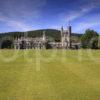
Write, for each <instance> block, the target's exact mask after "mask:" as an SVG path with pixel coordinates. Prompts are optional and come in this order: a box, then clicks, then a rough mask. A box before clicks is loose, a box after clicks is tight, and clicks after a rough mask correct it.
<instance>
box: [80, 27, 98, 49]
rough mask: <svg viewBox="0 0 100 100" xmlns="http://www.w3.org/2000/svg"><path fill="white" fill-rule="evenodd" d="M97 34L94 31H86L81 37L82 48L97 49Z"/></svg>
mask: <svg viewBox="0 0 100 100" xmlns="http://www.w3.org/2000/svg"><path fill="white" fill-rule="evenodd" d="M98 36H99V35H98V33H97V32H96V31H94V30H90V29H87V30H86V31H85V34H84V35H83V36H82V37H81V42H82V47H83V48H91V49H97V48H98Z"/></svg>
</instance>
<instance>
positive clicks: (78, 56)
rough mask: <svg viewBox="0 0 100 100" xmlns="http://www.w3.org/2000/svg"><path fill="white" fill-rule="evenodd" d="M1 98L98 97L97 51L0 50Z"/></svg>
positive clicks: (99, 58) (99, 59)
mask: <svg viewBox="0 0 100 100" xmlns="http://www.w3.org/2000/svg"><path fill="white" fill-rule="evenodd" d="M0 100H100V51H99V50H98V51H91V50H79V51H71V50H47V51H46V50H40V51H39V50H26V51H21V50H20V51H14V50H0Z"/></svg>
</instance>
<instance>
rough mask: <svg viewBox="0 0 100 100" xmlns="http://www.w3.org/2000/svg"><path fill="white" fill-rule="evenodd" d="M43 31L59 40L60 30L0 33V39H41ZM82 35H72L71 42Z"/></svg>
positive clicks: (77, 39)
mask: <svg viewBox="0 0 100 100" xmlns="http://www.w3.org/2000/svg"><path fill="white" fill-rule="evenodd" d="M43 31H45V34H46V36H47V37H50V38H53V39H54V40H56V41H59V40H60V39H61V35H60V30H55V29H42V30H34V31H27V32H8V33H1V34H0V38H3V37H10V38H16V37H21V36H28V37H33V38H35V37H41V36H42V35H43ZM81 36H82V34H77V33H72V38H73V39H72V40H74V41H79V40H80V37H81Z"/></svg>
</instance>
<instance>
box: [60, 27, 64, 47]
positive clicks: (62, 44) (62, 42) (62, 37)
mask: <svg viewBox="0 0 100 100" xmlns="http://www.w3.org/2000/svg"><path fill="white" fill-rule="evenodd" d="M61 46H62V47H63V46H64V29H63V26H62V27H61Z"/></svg>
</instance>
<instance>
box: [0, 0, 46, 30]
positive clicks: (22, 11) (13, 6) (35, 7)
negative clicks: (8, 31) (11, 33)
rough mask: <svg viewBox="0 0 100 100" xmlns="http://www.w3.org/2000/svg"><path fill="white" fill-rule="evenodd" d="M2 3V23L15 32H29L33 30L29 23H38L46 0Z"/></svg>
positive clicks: (0, 15)
mask: <svg viewBox="0 0 100 100" xmlns="http://www.w3.org/2000/svg"><path fill="white" fill-rule="evenodd" d="M1 3H2V4H1V9H0V21H2V22H4V23H5V25H6V26H9V27H11V28H13V29H15V30H20V31H27V30H32V29H33V27H32V26H31V25H28V21H31V20H32V21H33V23H36V20H37V19H38V18H39V17H40V16H41V8H42V7H43V6H45V4H46V0H42V2H41V0H22V1H21V0H3V1H2V2H1Z"/></svg>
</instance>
